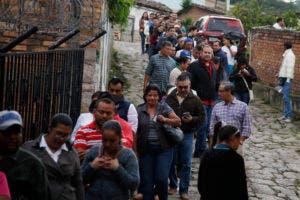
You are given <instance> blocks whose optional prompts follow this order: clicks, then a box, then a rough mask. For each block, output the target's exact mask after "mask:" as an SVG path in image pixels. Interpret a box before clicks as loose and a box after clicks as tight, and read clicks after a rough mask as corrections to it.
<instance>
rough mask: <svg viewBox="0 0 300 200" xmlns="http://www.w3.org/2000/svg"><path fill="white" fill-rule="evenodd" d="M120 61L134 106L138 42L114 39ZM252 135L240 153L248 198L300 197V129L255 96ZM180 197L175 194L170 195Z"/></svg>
mask: <svg viewBox="0 0 300 200" xmlns="http://www.w3.org/2000/svg"><path fill="white" fill-rule="evenodd" d="M114 46H115V49H117V51H118V52H119V54H118V58H119V64H120V66H122V71H123V72H124V75H125V77H126V78H127V80H128V82H129V83H130V85H131V87H130V88H129V90H128V91H126V93H125V96H126V97H127V99H129V100H131V101H132V102H133V103H134V104H135V105H138V104H140V103H142V102H143V100H142V91H141V90H142V86H143V77H144V70H145V67H146V65H147V63H148V57H147V56H146V55H141V54H140V44H139V43H127V42H116V41H115V43H114ZM250 111H251V115H252V135H251V137H250V138H249V139H248V140H247V141H246V142H245V143H244V146H243V152H244V159H245V166H246V173H247V177H248V188H249V189H248V191H249V195H250V198H249V199H250V200H257V199H262V200H285V199H291V200H296V199H297V200H299V199H300V128H299V127H296V126H295V125H293V124H292V123H289V124H286V123H281V122H279V121H277V120H276V119H277V118H278V117H280V115H281V113H280V112H279V111H278V110H277V109H275V108H272V107H270V106H269V105H267V104H264V102H263V101H261V100H258V99H256V100H255V102H254V103H253V104H251V105H250ZM199 163H200V162H199V159H193V164H192V178H191V183H190V189H189V195H190V197H191V200H197V199H199V198H200V195H199V194H198V191H197V176H198V168H199ZM169 199H170V200H175V199H179V196H178V195H173V196H169Z"/></svg>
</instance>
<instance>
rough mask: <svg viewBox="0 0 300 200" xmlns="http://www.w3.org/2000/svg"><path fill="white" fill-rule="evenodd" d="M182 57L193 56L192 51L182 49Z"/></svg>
mask: <svg viewBox="0 0 300 200" xmlns="http://www.w3.org/2000/svg"><path fill="white" fill-rule="evenodd" d="M180 57H187V58H191V53H190V52H189V51H186V50H182V51H181V52H180Z"/></svg>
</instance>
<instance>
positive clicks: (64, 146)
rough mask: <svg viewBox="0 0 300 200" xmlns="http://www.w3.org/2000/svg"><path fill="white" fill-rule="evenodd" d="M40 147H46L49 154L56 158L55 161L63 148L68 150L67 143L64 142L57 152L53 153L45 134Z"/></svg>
mask: <svg viewBox="0 0 300 200" xmlns="http://www.w3.org/2000/svg"><path fill="white" fill-rule="evenodd" d="M40 147H45V149H46V151H47V153H48V154H49V156H50V157H51V158H52V159H53V160H54V162H56V163H57V161H58V158H59V155H60V154H61V152H62V150H65V151H68V148H67V145H66V144H63V145H62V146H61V147H60V148H59V149H58V150H57V151H56V152H54V153H52V151H51V149H50V148H49V146H48V144H47V142H46V140H45V136H44V135H43V136H42V139H41V142H40Z"/></svg>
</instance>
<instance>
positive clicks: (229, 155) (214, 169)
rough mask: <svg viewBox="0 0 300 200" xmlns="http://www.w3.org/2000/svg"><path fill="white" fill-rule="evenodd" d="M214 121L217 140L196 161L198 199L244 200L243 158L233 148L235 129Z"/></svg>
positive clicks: (237, 140)
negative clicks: (198, 163)
mask: <svg viewBox="0 0 300 200" xmlns="http://www.w3.org/2000/svg"><path fill="white" fill-rule="evenodd" d="M221 126H222V122H218V123H216V125H215V128H214V132H215V136H216V137H217V138H218V139H217V140H218V144H217V145H216V146H215V147H214V148H211V149H208V150H207V151H206V152H205V153H204V154H203V157H202V159H201V162H200V167H199V174H198V191H199V193H200V195H201V198H200V199H201V200H217V199H233V200H235V199H236V200H248V191H247V180H246V170H245V163H244V159H243V157H242V156H241V155H239V154H238V153H237V152H236V150H237V149H238V147H239V144H240V141H241V139H240V138H241V133H240V131H239V129H237V128H236V127H234V126H231V125H225V126H223V127H221Z"/></svg>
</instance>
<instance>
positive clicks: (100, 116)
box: [74, 98, 133, 160]
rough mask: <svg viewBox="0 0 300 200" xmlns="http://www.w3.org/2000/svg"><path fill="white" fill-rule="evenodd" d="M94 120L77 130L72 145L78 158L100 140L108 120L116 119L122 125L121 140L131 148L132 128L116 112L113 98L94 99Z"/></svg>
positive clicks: (81, 157)
mask: <svg viewBox="0 0 300 200" xmlns="http://www.w3.org/2000/svg"><path fill="white" fill-rule="evenodd" d="M93 115H94V120H93V121H92V122H91V123H90V124H88V125H86V126H84V127H82V128H81V129H80V130H79V131H77V133H76V136H75V140H74V147H75V149H76V150H77V152H78V155H79V158H80V160H83V158H84V157H85V155H86V153H87V152H88V151H89V150H90V149H91V148H92V147H93V146H94V145H98V144H99V143H101V142H102V126H103V124H104V122H106V121H108V120H112V119H114V120H117V121H118V122H119V123H120V124H121V127H122V142H123V143H124V146H126V147H129V148H132V147H133V146H132V145H133V133H132V128H131V126H130V125H129V124H128V122H126V121H125V120H124V119H122V118H120V117H119V115H118V114H116V106H115V103H114V102H113V100H111V99H109V98H102V99H99V100H97V101H96V103H95V107H94V109H93Z"/></svg>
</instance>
